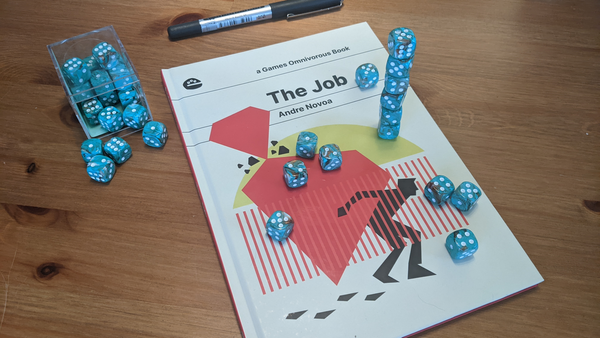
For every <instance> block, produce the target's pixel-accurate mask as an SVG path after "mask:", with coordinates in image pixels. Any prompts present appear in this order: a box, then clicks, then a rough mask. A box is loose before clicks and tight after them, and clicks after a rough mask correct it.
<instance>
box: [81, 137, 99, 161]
mask: <svg viewBox="0 0 600 338" xmlns="http://www.w3.org/2000/svg"><path fill="white" fill-rule="evenodd" d="M103 154H104V151H103V149H102V140H101V139H97V138H91V139H89V140H85V141H83V143H81V157H82V158H83V161H84V162H85V163H89V162H90V160H91V159H92V158H93V157H94V156H96V155H103Z"/></svg>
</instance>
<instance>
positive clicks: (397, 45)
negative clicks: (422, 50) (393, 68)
mask: <svg viewBox="0 0 600 338" xmlns="http://www.w3.org/2000/svg"><path fill="white" fill-rule="evenodd" d="M387 47H388V52H389V53H390V55H391V56H392V57H393V58H396V59H398V60H400V61H404V60H409V59H412V58H413V56H414V55H415V49H416V48H417V39H416V38H415V33H414V32H413V31H412V30H411V29H409V28H406V27H399V28H396V29H393V30H392V31H391V32H390V34H389V35H388V46H387Z"/></svg>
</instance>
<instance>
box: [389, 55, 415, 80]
mask: <svg viewBox="0 0 600 338" xmlns="http://www.w3.org/2000/svg"><path fill="white" fill-rule="evenodd" d="M412 66H413V60H412V59H410V60H406V61H400V60H398V59H396V58H394V57H392V56H391V55H390V56H388V59H387V63H386V66H385V70H386V72H385V75H386V76H391V77H395V78H402V79H404V78H408V77H410V70H411V69H412Z"/></svg>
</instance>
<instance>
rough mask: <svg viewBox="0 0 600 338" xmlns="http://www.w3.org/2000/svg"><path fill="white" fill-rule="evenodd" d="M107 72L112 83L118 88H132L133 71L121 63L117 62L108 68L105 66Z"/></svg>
mask: <svg viewBox="0 0 600 338" xmlns="http://www.w3.org/2000/svg"><path fill="white" fill-rule="evenodd" d="M107 70H108V74H109V75H110V77H111V78H112V80H113V81H114V85H115V87H116V88H117V89H119V90H127V89H133V87H132V83H134V82H135V80H136V77H135V76H134V74H133V72H132V71H131V70H130V69H129V68H127V66H125V64H123V63H117V64H115V65H113V66H112V67H110V68H107Z"/></svg>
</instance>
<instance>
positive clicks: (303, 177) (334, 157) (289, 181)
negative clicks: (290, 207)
mask: <svg viewBox="0 0 600 338" xmlns="http://www.w3.org/2000/svg"><path fill="white" fill-rule="evenodd" d="M318 140H319V138H318V136H317V135H316V134H315V133H312V132H310V131H303V132H301V133H300V134H299V135H298V140H297V141H296V155H298V156H300V157H302V158H313V157H315V155H316V153H317V142H318ZM318 154H319V164H320V165H321V169H323V170H327V171H330V170H335V169H338V168H340V167H341V166H342V152H341V150H340V147H339V146H338V145H337V144H335V143H329V144H325V145H323V146H321V148H319V153H318ZM283 179H284V181H285V184H286V185H287V186H288V187H289V188H292V189H294V188H299V187H301V186H303V185H305V184H306V183H307V182H308V172H307V170H306V165H305V164H304V162H302V160H292V161H289V162H287V163H286V164H284V166H283ZM293 227H294V220H293V219H292V217H291V216H290V215H289V214H287V213H285V212H284V211H281V210H277V211H275V212H274V213H273V215H271V217H269V219H268V220H267V224H266V228H267V234H268V235H269V236H271V238H273V239H274V240H277V241H282V240H284V239H286V238H287V237H288V236H289V235H290V233H291V232H292V229H293Z"/></svg>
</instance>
